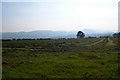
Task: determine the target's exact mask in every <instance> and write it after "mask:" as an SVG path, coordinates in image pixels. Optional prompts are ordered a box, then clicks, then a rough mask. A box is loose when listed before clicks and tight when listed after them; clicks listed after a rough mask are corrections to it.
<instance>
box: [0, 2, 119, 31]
mask: <svg viewBox="0 0 120 80" xmlns="http://www.w3.org/2000/svg"><path fill="white" fill-rule="evenodd" d="M118 1H119V0H61V1H57V0H55V1H53V0H47V1H46V0H45V1H43V0H41V1H40V2H2V28H3V32H19V31H33V30H52V31H75V30H82V29H95V30H109V31H117V30H118ZM0 5H1V4H0Z"/></svg>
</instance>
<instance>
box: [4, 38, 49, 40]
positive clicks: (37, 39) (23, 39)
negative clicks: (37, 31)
mask: <svg viewBox="0 0 120 80" xmlns="http://www.w3.org/2000/svg"><path fill="white" fill-rule="evenodd" d="M14 40H16V41H19V40H51V38H37V39H31V38H23V39H15V38H13V39H2V41H14Z"/></svg>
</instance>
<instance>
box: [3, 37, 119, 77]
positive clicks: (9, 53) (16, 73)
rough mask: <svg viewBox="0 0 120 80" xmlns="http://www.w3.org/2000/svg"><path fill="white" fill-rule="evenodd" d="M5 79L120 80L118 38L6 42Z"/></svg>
mask: <svg viewBox="0 0 120 80" xmlns="http://www.w3.org/2000/svg"><path fill="white" fill-rule="evenodd" d="M2 47H3V48H2V50H3V51H2V58H3V60H2V64H3V74H2V77H3V78H120V77H119V64H118V63H119V56H118V52H119V48H118V40H117V38H82V39H54V40H13V41H3V42H2Z"/></svg>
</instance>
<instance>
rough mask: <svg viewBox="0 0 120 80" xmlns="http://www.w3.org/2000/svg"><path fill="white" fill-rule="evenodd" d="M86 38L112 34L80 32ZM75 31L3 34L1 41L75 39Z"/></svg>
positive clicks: (91, 31) (89, 31)
mask: <svg viewBox="0 0 120 80" xmlns="http://www.w3.org/2000/svg"><path fill="white" fill-rule="evenodd" d="M82 31H83V32H84V33H85V35H86V37H89V36H91V37H100V36H104V35H105V36H109V35H112V34H113V33H114V32H99V31H94V30H89V29H84V30H82ZM76 34H77V31H45V30H39V31H30V32H3V33H2V39H12V38H15V39H22V38H32V39H37V38H53V39H55V38H76Z"/></svg>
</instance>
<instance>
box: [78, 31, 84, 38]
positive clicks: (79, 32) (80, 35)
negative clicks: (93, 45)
mask: <svg viewBox="0 0 120 80" xmlns="http://www.w3.org/2000/svg"><path fill="white" fill-rule="evenodd" d="M84 37H85V34H84V33H83V32H82V31H78V33H77V38H84Z"/></svg>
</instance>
